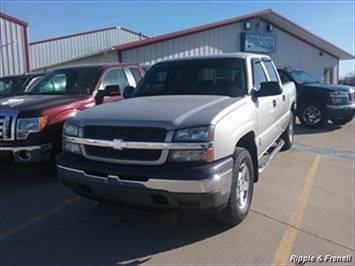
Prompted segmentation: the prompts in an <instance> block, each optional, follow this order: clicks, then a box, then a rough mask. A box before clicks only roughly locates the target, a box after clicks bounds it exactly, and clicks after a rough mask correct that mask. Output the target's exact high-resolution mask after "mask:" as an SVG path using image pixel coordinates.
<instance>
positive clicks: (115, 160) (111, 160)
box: [63, 130, 174, 165]
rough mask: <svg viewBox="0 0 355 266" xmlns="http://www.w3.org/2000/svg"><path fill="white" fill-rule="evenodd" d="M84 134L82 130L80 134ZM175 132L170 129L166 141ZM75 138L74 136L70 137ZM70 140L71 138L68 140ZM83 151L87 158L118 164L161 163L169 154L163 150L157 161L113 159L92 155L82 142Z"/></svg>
mask: <svg viewBox="0 0 355 266" xmlns="http://www.w3.org/2000/svg"><path fill="white" fill-rule="evenodd" d="M79 135H80V136H82V130H81V132H80V134H79ZM173 135H174V132H172V131H168V132H167V134H166V137H165V141H171V140H172V139H173ZM67 137H68V136H63V138H64V139H66V138H67ZM69 138H73V137H69ZM76 139H79V140H80V139H82V138H76ZM68 141H70V140H68ZM80 148H81V151H82V153H83V156H84V157H85V158H86V159H89V160H93V161H98V162H104V163H118V164H134V165H160V164H163V163H165V162H166V160H167V159H168V156H169V150H162V152H161V154H160V158H159V159H158V160H157V161H139V160H119V159H111V158H105V157H97V156H92V155H89V154H87V153H86V149H85V145H84V144H80Z"/></svg>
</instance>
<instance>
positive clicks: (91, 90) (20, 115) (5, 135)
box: [0, 64, 144, 163]
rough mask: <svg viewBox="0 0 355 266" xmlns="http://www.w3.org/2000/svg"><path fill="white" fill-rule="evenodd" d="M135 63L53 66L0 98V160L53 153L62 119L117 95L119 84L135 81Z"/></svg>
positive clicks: (23, 160)
mask: <svg viewBox="0 0 355 266" xmlns="http://www.w3.org/2000/svg"><path fill="white" fill-rule="evenodd" d="M143 73H144V72H143V69H142V68H141V67H140V66H138V65H123V64H110V65H87V66H73V67H68V68H63V69H58V70H54V71H52V72H50V73H48V74H47V75H46V76H45V77H43V78H42V79H41V80H40V81H39V82H38V83H36V84H35V85H34V86H33V87H31V88H30V89H29V90H28V91H26V92H25V94H23V95H21V96H17V97H10V98H4V99H2V100H1V101H0V160H1V163H14V162H15V163H30V162H39V161H45V160H49V159H51V158H54V156H53V155H56V154H57V153H58V152H59V151H60V149H61V143H62V141H61V135H62V127H63V123H64V121H65V120H66V119H67V118H68V117H71V116H73V115H75V114H76V113H77V112H79V111H81V110H84V109H87V108H89V107H92V106H95V105H98V104H101V103H105V102H112V101H118V100H120V99H122V96H121V92H120V89H123V88H124V87H126V86H133V87H134V86H136V83H137V82H138V81H139V80H140V79H141V77H142V75H143Z"/></svg>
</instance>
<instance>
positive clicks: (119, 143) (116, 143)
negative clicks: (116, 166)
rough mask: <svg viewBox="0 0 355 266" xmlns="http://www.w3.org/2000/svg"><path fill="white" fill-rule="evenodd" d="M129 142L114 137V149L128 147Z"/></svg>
mask: <svg viewBox="0 0 355 266" xmlns="http://www.w3.org/2000/svg"><path fill="white" fill-rule="evenodd" d="M126 146H127V144H126V143H124V142H123V139H114V140H113V147H112V148H113V149H115V150H122V149H124V148H126Z"/></svg>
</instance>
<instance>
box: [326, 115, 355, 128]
mask: <svg viewBox="0 0 355 266" xmlns="http://www.w3.org/2000/svg"><path fill="white" fill-rule="evenodd" d="M353 117H354V116H353V114H351V115H348V116H345V117H343V118H332V119H330V120H332V122H333V123H334V124H335V125H339V126H341V125H345V124H347V123H349V122H351V120H353Z"/></svg>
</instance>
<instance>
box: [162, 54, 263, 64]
mask: <svg viewBox="0 0 355 266" xmlns="http://www.w3.org/2000/svg"><path fill="white" fill-rule="evenodd" d="M250 57H260V58H262V57H265V58H270V57H269V56H267V55H264V54H255V53H243V52H238V53H225V54H216V55H199V56H189V57H180V58H173V59H167V60H163V61H160V62H162V63H163V62H175V61H177V62H178V61H190V60H207V59H216V58H224V59H228V58H242V59H246V58H250ZM160 62H159V63H160Z"/></svg>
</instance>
